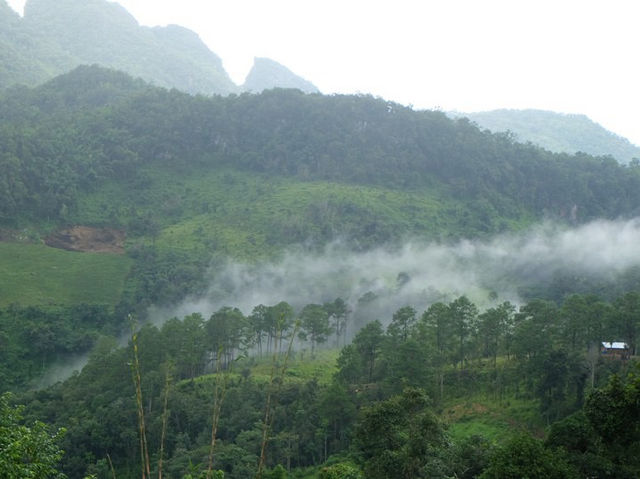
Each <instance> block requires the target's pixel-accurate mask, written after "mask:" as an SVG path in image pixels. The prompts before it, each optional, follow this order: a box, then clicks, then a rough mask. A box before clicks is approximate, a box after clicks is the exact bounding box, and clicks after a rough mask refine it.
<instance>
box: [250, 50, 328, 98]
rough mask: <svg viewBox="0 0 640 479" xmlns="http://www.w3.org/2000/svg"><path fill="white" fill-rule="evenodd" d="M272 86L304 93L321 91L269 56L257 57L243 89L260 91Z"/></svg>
mask: <svg viewBox="0 0 640 479" xmlns="http://www.w3.org/2000/svg"><path fill="white" fill-rule="evenodd" d="M271 88H295V89H297V90H301V91H302V92H304V93H319V90H318V88H317V87H316V86H315V85H314V84H313V83H311V82H309V81H307V80H305V79H304V78H302V77H299V76H298V75H296V74H295V73H293V72H292V71H291V70H289V69H288V68H287V67H285V66H284V65H281V64H280V63H278V62H276V61H274V60H271V59H269V58H259V57H256V58H255V59H254V61H253V67H252V68H251V71H250V72H249V74H248V75H247V78H246V80H245V82H244V85H243V86H242V89H243V90H247V91H251V92H255V93H260V92H261V91H263V90H268V89H271Z"/></svg>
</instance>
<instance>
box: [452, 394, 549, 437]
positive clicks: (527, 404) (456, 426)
mask: <svg viewBox="0 0 640 479" xmlns="http://www.w3.org/2000/svg"><path fill="white" fill-rule="evenodd" d="M538 417H539V414H538V411H537V403H536V402H535V401H531V400H529V401H527V400H522V399H516V398H513V397H510V398H507V399H503V400H502V401H492V400H490V399H487V398H486V397H485V396H478V397H474V398H468V399H466V400H465V401H464V402H454V403H451V404H449V405H448V406H447V407H445V408H444V410H443V411H442V419H443V420H444V421H445V422H446V424H447V426H448V432H449V434H450V435H451V437H452V438H453V439H454V440H460V439H464V438H467V437H470V436H474V435H476V436H482V437H484V438H486V439H489V440H490V441H493V442H501V441H502V440H504V439H505V438H507V437H510V436H511V435H512V434H513V433H514V432H515V431H517V430H519V429H526V430H528V431H532V429H533V430H534V431H533V432H536V431H535V429H537V427H536V426H537V425H536V423H537V418H538Z"/></svg>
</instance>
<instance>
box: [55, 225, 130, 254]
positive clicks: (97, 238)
mask: <svg viewBox="0 0 640 479" xmlns="http://www.w3.org/2000/svg"><path fill="white" fill-rule="evenodd" d="M124 240H125V232H124V231H122V230H116V229H112V228H91V227H89V226H73V227H72V228H67V229H63V230H60V231H57V232H55V233H52V234H50V235H49V236H47V237H46V238H45V240H44V243H45V244H46V245H47V246H51V247H52V248H61V249H66V250H69V251H87V252H92V253H117V254H124Z"/></svg>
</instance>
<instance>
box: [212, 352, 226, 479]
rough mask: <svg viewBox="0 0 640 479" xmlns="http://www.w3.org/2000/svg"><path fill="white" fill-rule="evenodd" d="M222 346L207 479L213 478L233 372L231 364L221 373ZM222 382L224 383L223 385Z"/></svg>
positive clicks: (217, 372)
mask: <svg viewBox="0 0 640 479" xmlns="http://www.w3.org/2000/svg"><path fill="white" fill-rule="evenodd" d="M221 359H222V348H220V349H218V353H217V356H216V386H215V390H214V393H213V413H212V418H211V444H210V446H209V464H208V466H207V476H206V477H207V479H211V477H212V474H213V457H214V454H213V453H214V450H215V447H216V437H217V434H218V424H219V422H220V415H221V411H222V403H223V402H224V398H225V395H226V393H227V384H228V380H229V374H230V372H231V365H230V366H229V368H228V369H227V371H225V372H224V373H221V367H220V363H221ZM221 377H222V379H221ZM221 382H222V385H221Z"/></svg>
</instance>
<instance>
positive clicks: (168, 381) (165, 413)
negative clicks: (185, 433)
mask: <svg viewBox="0 0 640 479" xmlns="http://www.w3.org/2000/svg"><path fill="white" fill-rule="evenodd" d="M171 369H172V368H171V365H170V364H167V370H166V373H165V378H164V404H163V407H162V433H161V436H160V452H159V457H158V479H162V459H163V456H164V440H165V437H166V435H167V419H168V417H169V414H168V412H169V409H168V408H167V406H168V404H169V387H170V385H171Z"/></svg>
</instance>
